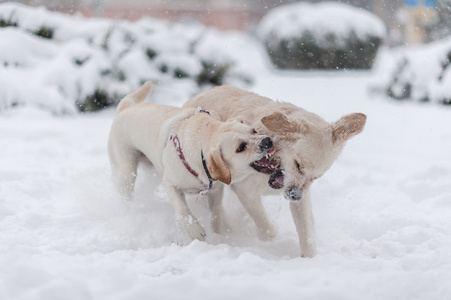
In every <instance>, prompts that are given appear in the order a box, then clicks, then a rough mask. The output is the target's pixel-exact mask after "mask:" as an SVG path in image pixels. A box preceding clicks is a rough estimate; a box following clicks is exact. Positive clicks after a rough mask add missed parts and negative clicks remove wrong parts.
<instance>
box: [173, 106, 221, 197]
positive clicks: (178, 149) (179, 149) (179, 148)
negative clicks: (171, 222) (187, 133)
mask: <svg viewBox="0 0 451 300" xmlns="http://www.w3.org/2000/svg"><path fill="white" fill-rule="evenodd" d="M198 113H207V114H210V113H209V112H208V111H206V110H203V109H200V108H198V109H197V110H196V112H195V113H194V114H198ZM169 140H172V142H173V143H174V147H175V152H176V153H177V155H178V157H179V158H180V160H181V161H182V163H183V165H184V166H185V168H186V169H187V170H188V171H189V172H190V173H191V174H193V175H194V176H195V177H196V178H198V179H199V174H197V172H196V171H194V170H193V168H191V166H190V165H189V163H188V162H187V161H186V158H185V155H184V154H183V151H182V146H181V145H180V140H179V138H178V137H177V134H175V133H174V132H172V133H171V135H170V136H169ZM200 155H201V159H202V166H203V168H204V171H205V174H207V178H208V181H209V184H208V187H207V186H206V185H205V184H204V183H203V182H202V181H201V182H202V184H203V185H204V186H205V189H203V190H201V191H199V194H200V195H201V196H205V195H208V193H209V192H210V190H211V187H212V186H213V181H216V179H214V178H213V177H211V174H210V172H209V171H208V167H207V161H206V160H205V158H204V152H203V151H202V150H201V151H200ZM199 180H200V179H199Z"/></svg>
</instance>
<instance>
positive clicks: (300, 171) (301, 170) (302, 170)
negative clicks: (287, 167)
mask: <svg viewBox="0 0 451 300" xmlns="http://www.w3.org/2000/svg"><path fill="white" fill-rule="evenodd" d="M295 163H296V168H298V171H299V173H301V175H304V167H301V165H300V164H299V163H298V162H297V161H295Z"/></svg>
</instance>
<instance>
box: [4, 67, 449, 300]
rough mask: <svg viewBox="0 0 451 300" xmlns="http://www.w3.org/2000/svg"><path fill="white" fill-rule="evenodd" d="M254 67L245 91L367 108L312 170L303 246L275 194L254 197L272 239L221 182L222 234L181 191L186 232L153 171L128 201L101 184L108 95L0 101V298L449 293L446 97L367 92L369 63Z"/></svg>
mask: <svg viewBox="0 0 451 300" xmlns="http://www.w3.org/2000/svg"><path fill="white" fill-rule="evenodd" d="M257 71H258V72H257ZM256 72H257V73H258V74H259V75H258V76H257V81H256V85H255V86H254V87H253V90H254V91H256V92H258V93H260V94H262V95H266V96H269V97H271V98H273V99H278V100H285V101H290V102H293V103H295V104H297V105H299V106H302V107H304V108H306V109H308V110H310V111H313V112H316V113H318V114H319V115H321V116H322V117H324V118H325V119H326V120H328V121H334V120H336V119H338V118H339V117H340V116H341V115H344V114H347V113H351V112H363V113H366V114H367V115H368V122H367V126H366V128H365V130H364V132H363V133H362V134H361V135H359V136H357V137H355V138H353V139H352V140H351V141H349V143H348V145H347V147H346V148H345V151H344V152H343V154H342V155H341V157H340V158H339V159H338V160H337V161H336V163H335V164H334V165H333V167H332V168H331V169H330V170H329V171H328V172H327V173H326V175H325V176H324V177H323V178H321V179H319V180H318V181H317V182H316V183H315V185H314V186H313V195H312V196H313V210H314V215H315V219H316V225H317V243H318V255H317V256H316V257H315V258H313V259H303V258H299V257H298V254H299V248H298V244H297V234H296V231H295V228H294V224H293V222H292V219H291V215H290V213H289V210H288V203H287V201H286V200H284V199H283V197H282V196H275V197H268V198H265V199H264V202H265V206H266V207H267V209H268V211H269V214H270V216H271V217H272V218H273V219H274V221H275V222H276V223H277V224H278V226H279V234H278V236H277V237H276V238H275V239H274V240H273V241H270V242H262V241H259V240H258V239H257V237H256V234H255V228H254V224H253V223H252V222H251V220H250V219H249V217H248V216H247V215H246V213H245V212H244V210H243V208H242V207H241V206H240V204H239V203H238V200H237V199H236V198H235V196H234V195H233V194H232V193H230V192H227V193H226V201H225V202H226V203H225V205H226V211H227V216H228V218H229V220H230V221H231V223H233V228H234V232H233V233H231V234H230V235H229V236H227V237H225V236H218V235H214V234H212V233H211V229H210V228H209V227H208V226H209V222H208V213H207V210H206V208H205V203H204V202H205V201H204V199H202V198H200V199H196V198H191V199H190V203H191V204H192V207H193V209H194V211H195V213H196V215H198V216H200V219H201V222H203V223H204V225H205V226H206V227H207V231H208V232H207V233H208V235H207V241H206V242H198V241H194V242H190V241H189V240H188V239H187V237H186V236H185V234H184V232H183V230H182V229H181V227H180V224H177V223H176V219H175V216H174V212H173V209H172V207H171V206H170V204H169V202H168V201H167V200H166V198H165V193H164V191H163V189H162V187H161V186H160V185H159V183H158V179H157V177H156V175H155V174H153V173H152V172H151V171H148V170H146V169H144V168H142V169H141V170H140V171H141V174H140V176H141V177H140V178H139V181H138V184H137V197H136V199H135V201H134V202H133V203H131V204H130V205H127V204H125V203H123V202H121V200H120V199H119V198H118V196H117V195H116V194H115V192H114V191H113V188H112V185H111V182H110V178H109V175H110V173H109V165H108V159H107V153H106V140H107V136H108V132H109V127H110V124H111V121H112V118H113V113H114V112H113V110H107V111H103V112H101V113H98V114H85V115H78V116H75V117H74V116H72V117H64V116H63V117H61V116H60V117H54V116H52V115H50V114H48V113H46V112H42V111H38V110H34V109H32V108H28V109H26V108H22V109H16V110H13V111H9V112H4V113H3V114H2V115H0V141H1V147H0V299H2V300H3V299H8V300H9V299H43V300H51V299H55V300H60V299H66V300H71V299H108V300H112V299H180V298H183V299H249V298H250V297H252V298H251V299H378V300H380V299H409V300H412V299H429V300H431V299H450V298H451V285H450V282H451V271H450V270H451V255H450V254H451V157H450V151H449V150H450V149H451V132H450V128H451V126H450V125H451V110H450V109H449V108H446V107H442V106H437V105H420V104H414V103H395V102H393V101H389V100H386V99H380V98H372V97H371V96H369V95H368V93H367V83H368V82H369V81H371V80H373V75H371V74H370V73H367V72H356V73H352V72H349V73H312V72H297V73H296V72H284V73H274V72H271V71H264V70H263V69H262V70H260V69H258V70H256ZM181 103H182V100H181V102H180V104H181Z"/></svg>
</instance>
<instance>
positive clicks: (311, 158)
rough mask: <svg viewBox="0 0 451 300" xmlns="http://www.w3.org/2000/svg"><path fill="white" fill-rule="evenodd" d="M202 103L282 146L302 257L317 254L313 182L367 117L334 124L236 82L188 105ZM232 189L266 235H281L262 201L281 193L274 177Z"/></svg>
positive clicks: (253, 176) (253, 178)
mask: <svg viewBox="0 0 451 300" xmlns="http://www.w3.org/2000/svg"><path fill="white" fill-rule="evenodd" d="M198 106H201V107H202V108H204V109H207V110H209V111H210V113H211V115H212V116H213V117H214V118H217V119H218V120H221V121H226V120H239V121H241V122H243V123H245V124H248V125H250V126H251V127H253V128H255V129H256V130H257V132H258V133H260V134H265V135H269V136H270V137H271V138H272V139H273V141H274V145H275V148H276V153H275V154H274V156H273V158H275V159H277V160H278V161H279V162H280V168H281V169H282V170H283V172H279V173H278V176H283V192H284V196H285V198H287V199H288V200H291V202H290V210H291V213H292V216H293V220H294V223H295V226H296V230H297V232H298V236H299V244H300V248H301V255H302V256H304V257H313V256H315V255H316V246H315V241H314V219H313V215H312V208H311V201H310V186H311V184H312V183H313V182H314V181H315V180H316V179H317V178H319V177H321V176H322V175H323V174H324V173H325V172H326V171H327V170H328V169H329V168H330V166H331V165H332V164H333V162H334V161H335V160H336V158H337V157H338V155H339V154H340V152H341V151H342V149H343V147H344V144H345V142H346V141H347V140H349V139H350V138H351V137H353V136H354V135H356V134H358V133H360V132H362V130H363V128H364V125H365V122H366V116H365V115H364V114H361V113H354V114H350V115H346V116H344V117H342V118H340V119H339V120H338V121H336V122H334V123H332V124H330V123H327V122H326V121H324V120H323V119H322V118H320V117H319V116H318V115H316V114H314V113H311V112H308V111H306V110H304V109H302V108H299V107H297V106H295V105H293V104H290V103H283V102H276V101H273V100H271V99H269V98H266V97H262V96H260V95H258V94H255V93H251V92H247V91H244V90H241V89H238V88H235V87H230V86H220V87H215V88H212V89H210V90H207V91H205V92H203V93H200V94H199V95H197V96H195V97H194V98H192V99H190V100H189V101H188V102H186V103H185V105H184V107H198ZM273 176H274V175H272V176H270V181H271V177H273ZM280 180H281V179H280V178H279V179H278V180H276V182H277V181H280ZM273 181H274V180H273ZM273 187H274V186H273ZM279 187H281V186H277V187H276V188H279ZM231 189H232V190H233V191H234V192H235V193H236V194H237V196H238V198H239V199H240V201H241V203H242V204H243V205H244V207H245V208H246V210H247V211H248V213H249V215H250V216H251V217H252V218H253V220H254V222H255V223H256V225H257V228H258V232H259V235H260V237H262V238H266V239H270V238H272V237H273V236H274V235H276V234H277V227H276V226H275V225H274V224H273V223H272V222H271V221H270V220H269V218H268V216H267V214H266V211H265V209H264V207H263V205H262V203H261V199H260V196H261V195H269V194H276V193H280V190H278V189H274V188H271V187H270V186H269V185H268V176H267V175H265V174H261V173H255V172H254V173H250V174H249V176H248V177H247V178H246V179H245V180H242V181H240V182H237V183H233V184H232V185H231Z"/></svg>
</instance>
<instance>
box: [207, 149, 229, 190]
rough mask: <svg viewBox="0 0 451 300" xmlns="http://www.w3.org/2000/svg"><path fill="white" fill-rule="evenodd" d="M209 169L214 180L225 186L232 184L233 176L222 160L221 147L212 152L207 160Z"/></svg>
mask: <svg viewBox="0 0 451 300" xmlns="http://www.w3.org/2000/svg"><path fill="white" fill-rule="evenodd" d="M207 167H208V172H210V174H211V176H212V177H213V178H214V179H217V180H219V181H221V182H223V183H225V184H230V182H231V181H232V174H231V173H230V169H229V167H227V165H226V163H225V162H224V159H223V158H222V154H221V149H220V148H219V147H218V148H216V149H213V150H212V151H210V154H209V156H208V158H207Z"/></svg>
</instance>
